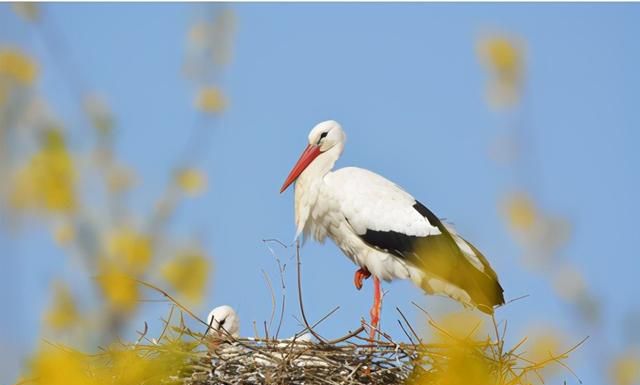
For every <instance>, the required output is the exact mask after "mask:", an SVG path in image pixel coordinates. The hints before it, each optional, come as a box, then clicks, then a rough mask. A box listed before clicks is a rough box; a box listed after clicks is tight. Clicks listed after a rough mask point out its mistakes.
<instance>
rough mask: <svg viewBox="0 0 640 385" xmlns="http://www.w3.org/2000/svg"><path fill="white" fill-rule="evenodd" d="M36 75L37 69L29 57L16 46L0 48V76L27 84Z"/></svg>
mask: <svg viewBox="0 0 640 385" xmlns="http://www.w3.org/2000/svg"><path fill="white" fill-rule="evenodd" d="M37 75H38V69H37V68H36V65H35V63H34V62H33V60H31V58H29V57H28V56H26V55H25V54H24V53H22V52H21V51H20V50H18V49H16V48H0V78H3V77H6V78H8V79H11V80H14V81H16V82H17V83H19V84H21V85H24V86H28V85H30V84H32V83H33V81H34V80H35V79H36V76H37Z"/></svg>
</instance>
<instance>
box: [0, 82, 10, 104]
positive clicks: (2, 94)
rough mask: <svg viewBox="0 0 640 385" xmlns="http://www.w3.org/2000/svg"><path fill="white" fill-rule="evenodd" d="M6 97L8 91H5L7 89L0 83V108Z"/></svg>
mask: <svg viewBox="0 0 640 385" xmlns="http://www.w3.org/2000/svg"><path fill="white" fill-rule="evenodd" d="M8 96H9V90H7V87H6V86H5V85H4V84H3V83H2V82H0V107H2V106H3V105H4V103H5V102H6V101H7V98H8Z"/></svg>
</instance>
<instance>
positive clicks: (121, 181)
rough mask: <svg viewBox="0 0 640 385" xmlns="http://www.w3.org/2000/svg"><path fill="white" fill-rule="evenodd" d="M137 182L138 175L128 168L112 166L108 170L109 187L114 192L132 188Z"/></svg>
mask: <svg viewBox="0 0 640 385" xmlns="http://www.w3.org/2000/svg"><path fill="white" fill-rule="evenodd" d="M135 182H136V176H135V174H134V173H133V171H131V170H130V169H128V168H125V167H122V166H114V167H110V168H109V170H108V171H107V188H108V189H109V191H112V192H122V191H126V190H128V189H130V188H131V187H132V186H133V185H134V184H135Z"/></svg>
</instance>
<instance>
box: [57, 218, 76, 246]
mask: <svg viewBox="0 0 640 385" xmlns="http://www.w3.org/2000/svg"><path fill="white" fill-rule="evenodd" d="M74 238H75V229H74V227H73V226H72V225H71V224H69V223H61V224H58V225H56V226H55V228H54V229H53V239H54V240H55V241H56V243H57V244H58V245H60V246H67V245H68V244H69V243H71V241H73V239H74Z"/></svg>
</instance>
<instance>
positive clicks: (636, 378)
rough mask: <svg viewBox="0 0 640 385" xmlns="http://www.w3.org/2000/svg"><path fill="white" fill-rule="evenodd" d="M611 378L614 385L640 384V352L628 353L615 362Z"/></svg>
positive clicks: (617, 358) (610, 371)
mask: <svg viewBox="0 0 640 385" xmlns="http://www.w3.org/2000/svg"><path fill="white" fill-rule="evenodd" d="M609 376H610V378H611V383H612V384H614V385H636V384H640V352H637V351H635V352H634V351H628V352H625V353H623V354H621V355H620V356H618V357H616V358H615V359H614V360H613V363H612V364H611V366H610V367H609Z"/></svg>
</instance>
